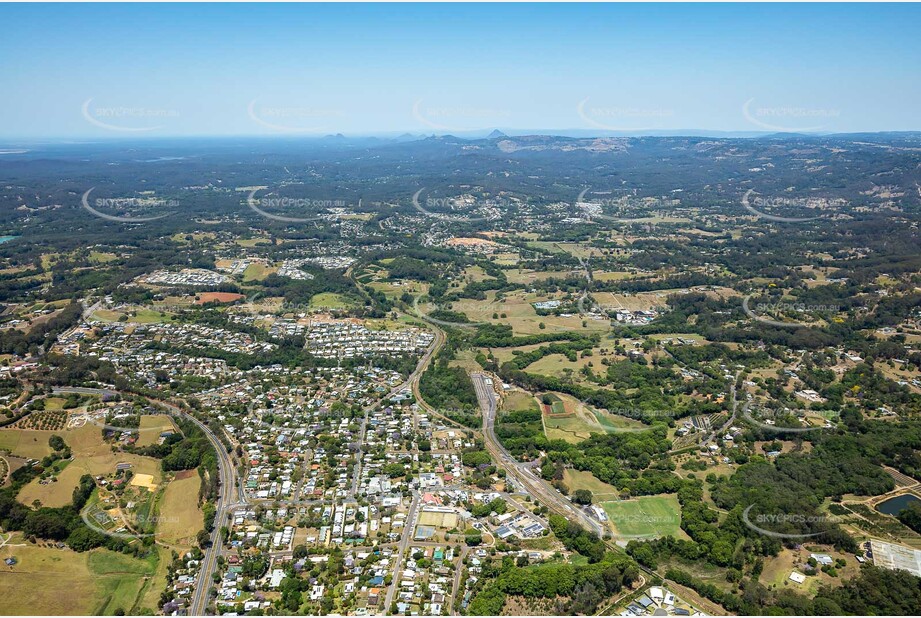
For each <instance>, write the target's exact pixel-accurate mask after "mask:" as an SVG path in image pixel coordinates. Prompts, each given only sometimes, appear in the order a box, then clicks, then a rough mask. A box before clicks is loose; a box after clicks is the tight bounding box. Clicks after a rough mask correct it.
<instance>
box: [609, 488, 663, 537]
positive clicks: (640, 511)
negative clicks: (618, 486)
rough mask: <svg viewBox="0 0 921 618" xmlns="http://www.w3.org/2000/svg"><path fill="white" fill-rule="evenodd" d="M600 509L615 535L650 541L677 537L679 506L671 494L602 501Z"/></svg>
mask: <svg viewBox="0 0 921 618" xmlns="http://www.w3.org/2000/svg"><path fill="white" fill-rule="evenodd" d="M601 508H603V509H604V512H605V513H606V514H607V516H608V523H609V524H610V526H611V527H612V528H613V529H614V532H615V536H618V535H619V536H621V537H628V538H630V537H632V538H644V537H649V538H652V537H662V536H668V535H672V536H678V535H679V531H680V525H681V506H680V505H679V504H678V498H677V497H676V496H674V495H667V496H643V497H641V498H634V499H632V500H619V501H615V502H602V503H601Z"/></svg>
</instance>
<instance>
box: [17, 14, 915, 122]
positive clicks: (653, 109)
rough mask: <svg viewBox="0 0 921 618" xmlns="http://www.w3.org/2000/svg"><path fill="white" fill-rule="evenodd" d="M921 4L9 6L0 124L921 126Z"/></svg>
mask: <svg viewBox="0 0 921 618" xmlns="http://www.w3.org/2000/svg"><path fill="white" fill-rule="evenodd" d="M919 23H921V6H918V5H879V4H875V5H863V4H848V5H829V4H821V5H779V4H755V5H725V4H718V5H683V4H666V5H650V4H643V5H610V4H608V5H598V4H591V5H571V4H570V5H548V4H542V5H516V4H511V5H483V4H466V5H454V4H435V5H418V4H411V5H381V4H375V5H356V4H338V5H291V4H280V5H264V4H263V5H248V4H230V5H209V4H202V5H179V4H161V5H138V4H131V5H111V4H99V5H73V4H66V5H47V4H46V5H20V4H15V5H11V4H5V5H0V84H2V85H3V86H2V87H3V95H4V96H2V97H0V137H2V138H20V137H36V138H54V137H59V138H74V137H78V138H85V137H98V138H103V137H110V138H125V137H165V136H175V135H183V136H196V135H215V136H221V135H276V134H278V135H308V136H309V135H316V134H326V133H334V132H342V133H345V134H347V135H360V134H372V133H388V132H404V131H408V132H413V133H449V132H450V133H462V132H464V131H477V130H484V129H491V128H493V127H500V128H504V129H513V130H547V131H549V130H558V131H565V130H584V131H590V132H597V133H601V132H604V131H618V130H638V131H642V132H646V131H654V130H660V129H698V130H711V131H774V130H790V131H823V132H848V131H884V130H921V105H918V102H919V101H921V69H919V67H921V37H919V36H918V31H917V27H918V24H919Z"/></svg>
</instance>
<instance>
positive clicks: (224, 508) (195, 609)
mask: <svg viewBox="0 0 921 618" xmlns="http://www.w3.org/2000/svg"><path fill="white" fill-rule="evenodd" d="M54 393H55V394H61V393H78V394H82V395H106V394H107V395H110V396H111V395H116V394H119V393H118V392H117V391H113V390H109V389H103V388H85V387H79V386H78V387H62V388H55V389H54ZM125 394H126V395H131V394H132V393H125ZM148 399H149V400H150V401H152V402H154V403H156V404H157V405H160V406H163V407H164V408H166V409H167V410H169V411H170V413H172V414H175V415H179V416H182V417H184V418H186V419H188V420H190V421H192V422H193V423H195V425H197V426H198V428H199V429H201V431H202V433H204V434H205V436H206V437H207V438H208V441H209V442H210V443H211V445H212V446H213V447H214V450H215V452H216V453H217V467H218V480H219V485H220V494H219V495H218V497H217V501H216V502H215V506H216V512H215V515H214V530H212V531H211V545H210V546H209V547H208V548H207V549H205V552H204V554H205V555H204V557H203V558H202V561H201V570H200V571H199V574H198V578H197V579H196V580H195V591H194V592H193V594H192V604H191V607H190V608H189V613H190V614H191V615H193V616H202V615H204V614H205V611H206V610H207V607H208V600H209V595H210V592H211V582H212V576H213V574H214V571H215V568H216V567H217V557H218V556H219V555H220V554H221V551H222V550H223V544H224V543H223V541H224V540H223V538H221V526H223V525H224V523H225V522H226V521H227V514H228V513H229V512H230V511H231V509H233V508H235V507H237V506H239V505H240V504H245V503H246V499H245V496H244V495H243V492H242V489H241V487H240V485H239V483H238V482H237V469H236V466H235V465H234V462H233V460H232V458H231V457H230V454H229V453H228V452H227V448H226V447H225V446H224V444H223V443H222V442H221V441H220V440H219V439H218V437H217V436H216V435H214V432H212V431H211V429H210V428H209V427H208V426H207V425H206V424H205V423H203V422H201V421H200V420H198V419H197V418H195V417H194V416H192V415H191V414H189V413H188V412H186V411H184V410H182V409H181V408H179V407H178V406H176V405H174V404H172V403H169V402H166V401H162V400H158V399H152V398H150V397H148ZM235 490H236V493H237V495H236V497H234V495H233V494H234V491H235Z"/></svg>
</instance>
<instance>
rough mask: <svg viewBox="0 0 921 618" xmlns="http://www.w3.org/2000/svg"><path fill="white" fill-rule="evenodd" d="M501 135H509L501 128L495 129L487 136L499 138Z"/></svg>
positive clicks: (488, 137)
mask: <svg viewBox="0 0 921 618" xmlns="http://www.w3.org/2000/svg"><path fill="white" fill-rule="evenodd" d="M500 137H508V135H506V134H505V133H503V132H502V131H500V130H499V129H493V131H492V133H490V134H489V135H487V136H486V139H499V138H500Z"/></svg>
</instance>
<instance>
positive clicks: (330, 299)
mask: <svg viewBox="0 0 921 618" xmlns="http://www.w3.org/2000/svg"><path fill="white" fill-rule="evenodd" d="M351 306H352V301H351V300H350V299H348V298H347V297H345V296H342V295H341V294H336V293H334V292H322V293H320V294H314V295H313V297H311V299H310V308H311V309H348V308H349V307H351Z"/></svg>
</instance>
